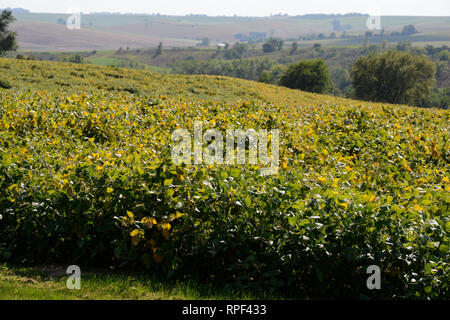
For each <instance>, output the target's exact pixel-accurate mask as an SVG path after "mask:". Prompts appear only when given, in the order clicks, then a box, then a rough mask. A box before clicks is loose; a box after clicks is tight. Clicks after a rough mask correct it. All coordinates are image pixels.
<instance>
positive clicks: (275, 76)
mask: <svg viewBox="0 0 450 320" xmlns="http://www.w3.org/2000/svg"><path fill="white" fill-rule="evenodd" d="M172 67H173V70H174V72H175V73H182V74H189V75H193V74H208V75H220V76H228V77H236V78H241V79H247V80H258V81H262V82H266V83H277V82H278V80H279V78H280V76H281V73H282V72H283V71H284V68H285V67H284V66H282V65H279V64H277V63H276V62H275V61H274V60H272V59H269V58H252V59H235V60H223V59H211V60H187V61H177V62H175V63H174V64H172ZM263 73H264V74H263ZM261 79H263V80H261Z"/></svg>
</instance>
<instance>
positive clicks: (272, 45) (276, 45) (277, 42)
mask: <svg viewBox="0 0 450 320" xmlns="http://www.w3.org/2000/svg"><path fill="white" fill-rule="evenodd" d="M282 47H283V40H281V39H278V38H270V39H269V40H267V41H266V42H265V43H264V44H263V51H264V52H274V51H280V50H281V48H282Z"/></svg>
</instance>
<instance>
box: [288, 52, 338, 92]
mask: <svg viewBox="0 0 450 320" xmlns="http://www.w3.org/2000/svg"><path fill="white" fill-rule="evenodd" d="M330 83H331V78H330V73H329V72H328V67H327V65H326V64H325V62H324V61H323V60H322V59H312V60H302V61H300V62H297V63H294V64H292V65H290V66H289V68H288V69H287V71H286V73H285V74H284V75H283V76H282V77H281V79H280V85H282V86H285V87H288V88H291V89H300V90H303V91H309V92H316V93H324V92H325V91H327V90H328V89H329V87H330Z"/></svg>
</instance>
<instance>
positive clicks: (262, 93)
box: [0, 58, 381, 105]
mask: <svg viewBox="0 0 450 320" xmlns="http://www.w3.org/2000/svg"><path fill="white" fill-rule="evenodd" d="M0 79H2V80H3V81H5V82H7V83H8V84H9V86H10V87H11V88H12V89H16V90H19V91H23V90H30V89H32V90H41V91H59V92H64V93H66V94H69V93H76V92H79V91H80V90H83V91H88V92H93V91H97V90H105V91H110V92H129V93H139V94H140V95H146V96H168V97H172V98H179V97H183V98H184V99H186V100H211V101H227V102H235V101H239V100H242V101H263V102H270V103H275V104H283V105H308V104H313V105H317V104H340V103H341V104H342V103H343V104H361V101H356V100H350V99H344V98H340V97H335V96H329V95H322V94H313V93H309V92H303V91H300V90H292V89H289V88H285V87H280V86H274V85H269V84H264V83H259V82H254V81H247V80H242V79H236V78H229V77H222V76H208V75H199V76H187V75H174V74H158V73H152V72H149V71H144V70H135V69H126V68H116V67H104V66H94V65H83V64H71V63H58V62H47V61H28V60H16V59H6V58H0ZM364 104H368V103H364ZM373 105H381V104H376V103H374V104H373Z"/></svg>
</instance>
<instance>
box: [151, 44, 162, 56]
mask: <svg viewBox="0 0 450 320" xmlns="http://www.w3.org/2000/svg"><path fill="white" fill-rule="evenodd" d="M162 46H163V43H162V42H160V43H159V44H158V46H157V47H156V51H155V53H154V54H153V58H156V57H158V56H160V55H161V54H162Z"/></svg>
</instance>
